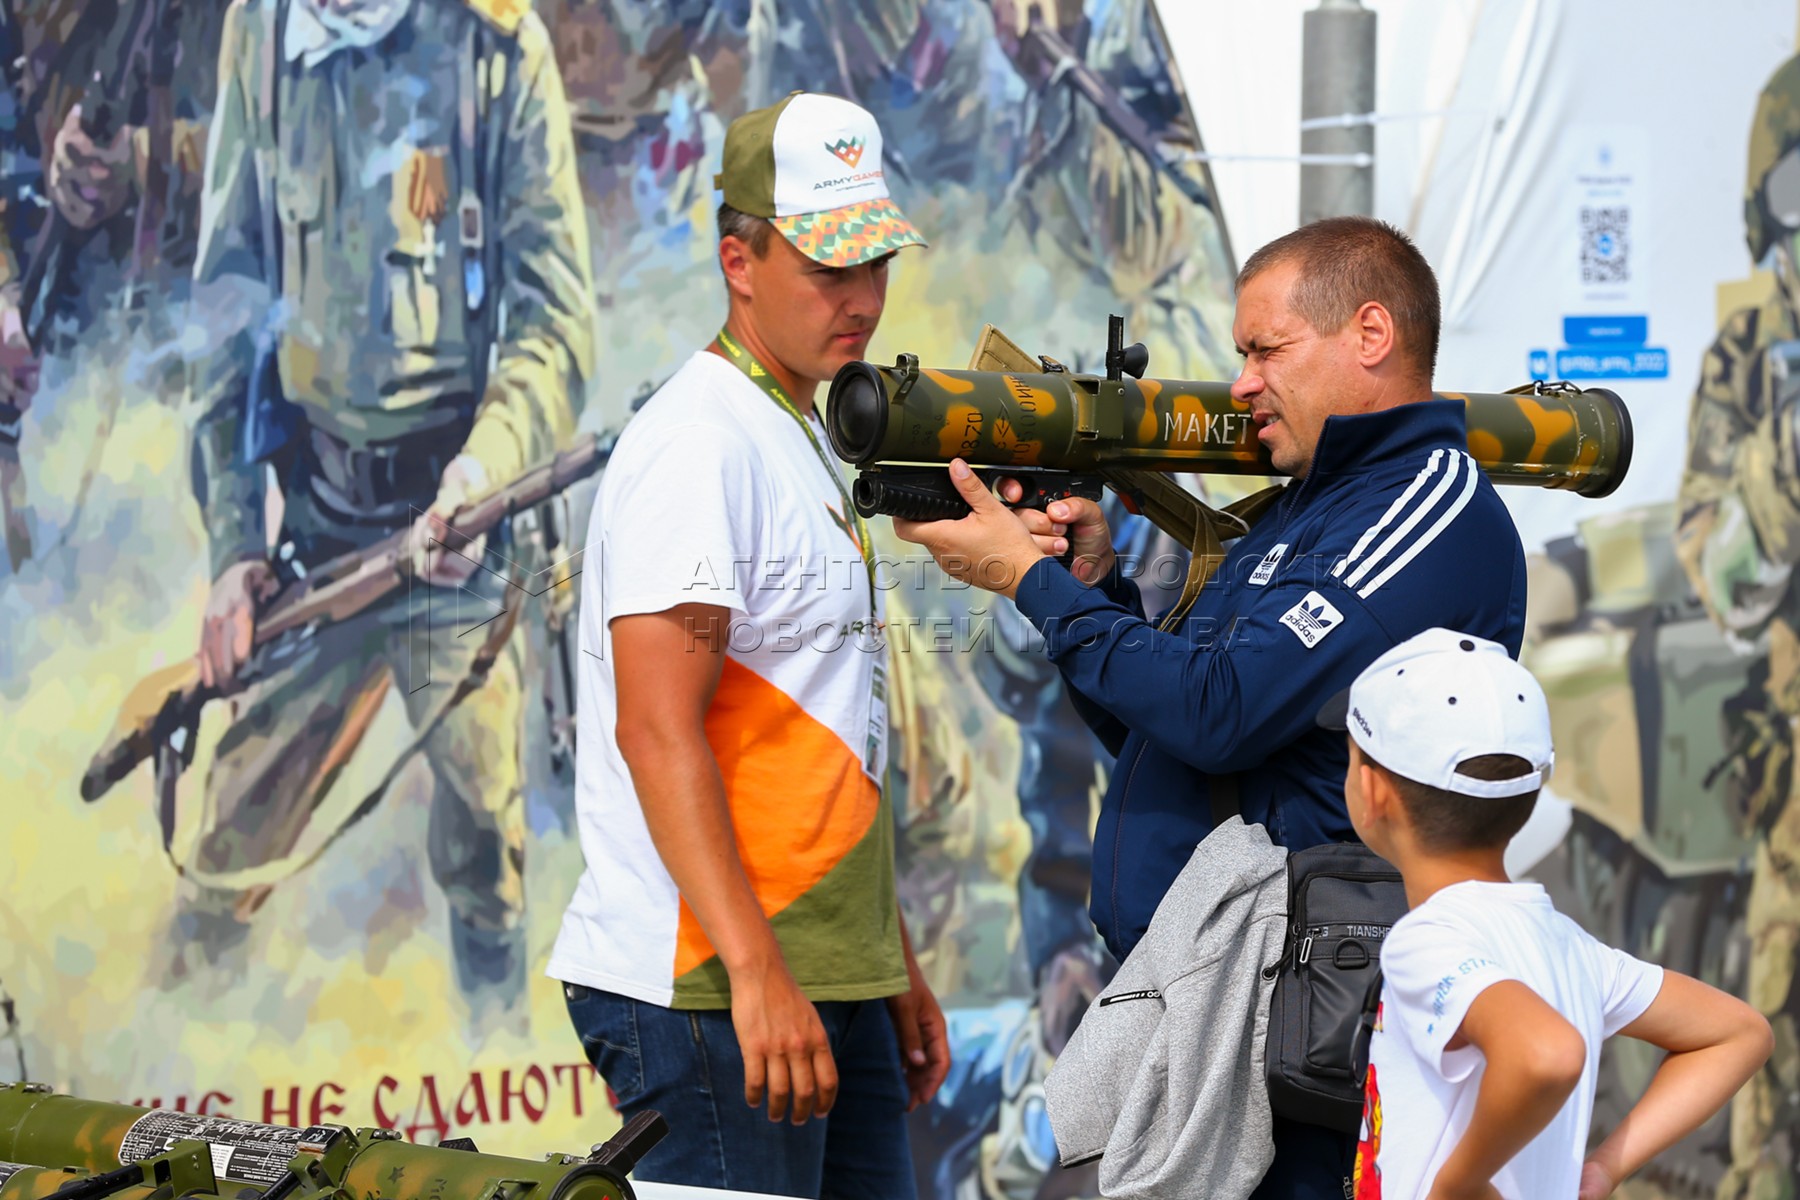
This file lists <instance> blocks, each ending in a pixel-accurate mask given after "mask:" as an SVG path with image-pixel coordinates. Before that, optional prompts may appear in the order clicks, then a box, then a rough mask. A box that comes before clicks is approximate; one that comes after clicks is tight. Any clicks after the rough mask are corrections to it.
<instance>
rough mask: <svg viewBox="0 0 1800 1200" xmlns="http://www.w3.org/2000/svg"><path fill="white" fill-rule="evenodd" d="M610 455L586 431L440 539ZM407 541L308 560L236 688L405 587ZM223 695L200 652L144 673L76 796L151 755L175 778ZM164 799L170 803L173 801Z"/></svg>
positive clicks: (261, 624)
mask: <svg viewBox="0 0 1800 1200" xmlns="http://www.w3.org/2000/svg"><path fill="white" fill-rule="evenodd" d="M610 453H611V439H609V438H600V437H596V436H595V435H593V434H587V435H584V436H583V437H582V438H581V439H580V440H578V441H577V442H576V444H575V445H574V446H573V447H572V448H571V449H569V450H566V451H564V452H563V453H561V454H559V455H557V456H556V457H555V458H553V459H551V460H550V461H548V462H544V463H541V464H539V465H538V466H537V467H535V468H533V469H532V470H529V471H527V472H525V473H524V474H523V475H521V476H519V477H518V478H517V479H515V480H514V481H513V482H511V483H509V484H507V485H506V486H505V487H502V488H499V489H496V490H495V491H493V492H491V493H490V494H488V495H487V496H486V497H484V498H482V499H480V500H476V501H474V502H472V503H470V504H467V505H465V506H464V507H462V508H460V509H458V510H457V511H456V512H455V513H453V514H452V515H451V516H450V517H449V518H448V520H447V521H446V525H447V526H448V528H447V530H446V533H445V536H444V538H443V542H444V544H445V545H446V546H448V547H449V548H450V549H451V550H458V549H461V548H462V547H463V546H466V545H468V544H469V543H470V542H473V541H475V540H476V539H477V538H479V537H481V536H482V535H483V534H485V533H487V532H488V531H490V530H492V529H493V528H494V527H495V526H497V525H499V524H500V522H501V521H503V520H505V519H506V518H507V517H509V516H512V515H514V514H517V513H523V512H526V511H528V510H530V509H533V508H536V507H538V506H540V505H543V504H544V503H546V502H547V501H549V500H550V499H551V498H552V497H555V496H557V495H560V494H561V493H562V492H563V491H565V490H566V489H568V488H569V487H571V486H572V485H574V484H575V483H576V482H578V481H579V480H582V479H585V478H587V477H588V476H589V475H592V474H593V473H594V472H596V471H598V470H599V469H600V468H601V467H602V466H603V465H604V464H605V462H606V460H607V458H608V456H609V455H610ZM411 538H412V530H411V529H402V530H400V531H398V532H396V533H394V534H392V535H390V536H389V537H386V538H384V539H382V540H381V541H379V542H376V543H375V544H374V545H372V546H369V547H368V548H366V549H363V550H358V551H352V552H350V553H348V554H344V555H340V556H339V557H337V558H334V559H331V560H330V561H328V562H325V563H321V564H319V565H318V566H316V567H311V568H310V569H309V570H308V572H307V574H306V577H305V578H303V579H299V580H295V581H294V582H292V583H290V584H288V585H287V586H286V587H285V588H283V589H282V590H281V591H280V592H279V593H277V594H276V596H275V597H274V598H273V599H272V600H270V601H269V603H268V605H267V606H266V607H264V608H263V609H262V610H261V612H259V613H258V614H257V617H256V630H255V635H254V649H253V650H252V653H251V660H250V662H249V663H247V664H246V666H245V669H244V670H243V671H241V672H239V674H238V677H237V686H239V687H241V686H242V685H243V684H244V683H247V682H248V680H249V679H251V678H254V677H255V674H256V667H257V662H258V656H259V655H260V654H264V653H267V648H268V647H271V646H273V645H275V644H276V643H277V642H278V641H279V640H280V639H282V638H286V637H306V636H310V634H311V633H312V632H313V631H316V630H317V629H318V628H320V627H322V626H324V625H327V624H330V623H332V622H334V621H342V620H344V619H345V618H347V617H351V616H354V615H355V614H356V613H359V612H362V611H363V610H364V609H367V608H368V607H369V606H371V605H373V604H375V603H377V602H378V601H381V600H384V599H386V598H387V597H388V596H390V595H392V594H393V593H394V592H395V591H397V590H398V589H400V588H401V587H403V586H405V585H406V584H407V583H408V581H409V580H410V578H411V574H412V557H411ZM229 694H230V692H229V691H222V690H220V689H218V688H216V687H215V688H207V687H205V686H204V685H203V684H202V683H201V682H200V664H199V660H198V659H197V658H194V659H187V660H185V661H183V662H180V663H176V664H175V665H173V666H170V667H166V668H164V669H163V670H161V671H157V672H155V673H153V674H151V675H148V676H146V677H144V678H143V679H142V680H140V681H139V682H138V684H137V686H136V687H134V688H133V689H132V690H131V693H130V695H128V696H127V697H126V699H125V702H124V704H122V705H121V706H120V709H119V716H118V719H117V720H116V721H115V722H114V723H113V728H112V731H111V732H110V733H109V734H108V735H107V738H106V742H105V744H104V745H102V746H101V747H100V749H99V751H98V752H97V753H95V755H94V757H93V760H92V761H91V762H90V763H89V764H88V769H87V772H86V774H84V775H83V776H82V779H81V796H82V799H84V800H88V801H94V800H98V799H99V798H100V797H101V796H103V795H105V794H106V792H107V791H108V789H110V788H111V787H112V785H113V784H115V783H117V782H118V781H119V780H121V779H123V778H125V776H127V775H129V774H130V773H131V772H132V771H133V770H134V769H135V768H136V767H137V765H138V764H139V763H141V762H143V761H144V760H145V759H147V758H151V757H155V758H156V759H157V773H158V777H159V779H160V780H162V781H164V782H165V783H168V784H171V785H172V782H173V780H174V779H175V778H176V777H178V776H179V775H180V772H181V770H182V769H183V768H185V767H186V766H187V765H188V763H189V762H191V761H192V759H193V754H194V736H193V730H194V727H195V724H196V722H197V720H198V718H199V715H200V710H201V708H203V707H204V706H205V705H206V703H207V702H208V701H209V700H214V699H218V698H219V697H221V696H225V695H229ZM164 799H165V806H166V804H167V802H168V800H169V798H168V797H165V798H164ZM166 832H167V830H166V828H165V833H166Z"/></svg>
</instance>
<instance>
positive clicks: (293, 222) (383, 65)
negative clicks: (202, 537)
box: [186, 0, 593, 1002]
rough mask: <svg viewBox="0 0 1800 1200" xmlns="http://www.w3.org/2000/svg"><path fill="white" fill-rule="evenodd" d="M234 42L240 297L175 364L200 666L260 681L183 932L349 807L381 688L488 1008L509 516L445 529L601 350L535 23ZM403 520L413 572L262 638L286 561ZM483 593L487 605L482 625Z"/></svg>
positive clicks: (355, 14) (213, 244) (432, 7)
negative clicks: (413, 750)
mask: <svg viewBox="0 0 1800 1200" xmlns="http://www.w3.org/2000/svg"><path fill="white" fill-rule="evenodd" d="M223 61H224V63H225V69H224V71H223V73H222V84H221V94H220V97H219V104H218V110H217V114H216V116H215V118H214V120H215V125H214V132H213V143H212V150H211V154H210V157H209V161H208V164H207V178H206V195H205V217H204V227H203V232H202V237H201V243H200V252H199V257H198V260H197V263H196V269H195V306H196V308H197V309H198V310H199V311H200V312H202V313H204V314H210V315H209V316H208V317H207V318H206V319H210V320H214V321H224V320H228V319H229V314H230V313H232V312H234V311H236V312H252V313H254V319H252V320H251V321H250V322H249V323H248V324H245V325H243V327H242V329H241V331H240V332H239V333H238V334H237V335H236V336H235V337H233V338H232V339H231V341H230V342H229V343H228V344H227V345H226V346H225V348H224V349H223V351H222V352H221V353H219V354H217V355H215V356H213V357H211V358H210V359H208V360H207V361H205V362H203V363H200V364H199V365H198V366H197V367H196V369H195V372H194V376H193V380H192V388H193V393H194V400H195V404H196V407H197V409H198V411H199V413H200V417H199V423H198V428H197V430H196V448H195V455H196V485H197V490H198V495H199V499H200V503H201V508H202V511H203V513H204V515H205V520H206V526H207V529H208V532H209V535H210V540H211V566H212V575H213V578H214V583H213V587H212V595H211V598H210V600H209V602H208V604H207V608H206V615H205V618H204V628H203V631H202V635H201V650H200V658H201V665H202V675H203V677H204V678H206V679H208V680H219V679H226V678H230V677H232V676H233V675H234V674H236V673H237V672H239V671H245V672H248V675H247V678H249V679H250V681H251V682H250V686H249V688H248V690H247V691H245V692H243V693H242V694H240V695H239V696H238V697H237V698H236V700H235V701H234V706H235V713H234V716H235V720H234V723H233V724H232V726H231V728H230V729H229V730H228V731H227V732H226V733H225V735H224V736H223V738H222V739H221V741H220V744H219V746H218V749H217V752H216V756H215V760H214V762H213V764H212V768H211V771H210V774H209V775H208V777H207V781H206V789H205V808H204V812H203V815H202V819H201V821H200V834H199V837H198V841H197V845H196V847H195V849H194V851H193V853H192V861H191V862H189V863H188V864H186V872H187V874H188V875H189V876H190V878H192V879H194V880H196V881H198V882H199V883H200V884H201V885H202V886H203V887H204V889H205V893H204V895H203V896H202V897H201V898H200V900H199V901H197V902H196V904H195V906H194V908H193V909H192V910H191V911H190V912H189V913H188V914H187V916H188V918H189V919H190V924H192V925H194V926H195V928H194V929H193V930H191V932H192V933H193V934H195V935H198V936H201V937H202V938H204V937H206V936H207V935H208V933H209V931H210V932H212V933H214V934H216V935H219V936H229V935H230V933H231V924H230V923H231V922H234V921H235V922H242V921H243V920H245V919H247V918H248V916H249V914H250V913H251V912H253V911H254V910H255V908H256V907H257V905H258V904H260V903H261V901H262V899H263V898H264V897H265V896H266V895H267V892H268V889H269V888H270V887H271V886H272V885H273V884H274V883H276V882H278V881H279V880H280V879H281V878H283V877H285V876H286V875H288V874H291V873H292V871H293V870H295V869H297V868H298V867H299V866H300V865H303V864H304V863H305V862H306V861H308V860H309V855H310V854H313V853H317V851H318V849H319V841H320V836H321V834H320V829H319V828H318V827H319V826H324V827H325V832H326V833H329V832H331V831H332V830H333V829H335V827H336V826H338V825H341V823H342V822H343V821H344V820H345V819H346V815H347V813H346V809H347V804H349V805H353V804H355V802H356V800H357V797H348V798H346V797H343V796H334V795H331V792H332V786H333V783H334V781H336V780H337V778H338V776H339V773H340V772H341V771H342V770H343V768H344V766H345V764H346V762H347V761H348V760H349V758H350V756H351V755H352V754H353V753H354V752H355V751H356V749H357V746H358V743H359V742H360V741H361V739H362V737H363V734H364V733H365V732H366V731H367V729H368V727H369V725H370V723H371V721H372V720H373V718H374V716H375V713H376V711H377V710H378V709H379V708H380V706H381V702H382V699H383V697H384V696H385V695H386V694H387V692H388V691H389V690H390V689H393V690H397V691H399V692H400V694H401V696H402V699H403V700H404V703H405V709H406V714H407V717H408V718H409V720H410V722H411V724H412V727H413V729H414V731H415V735H416V737H417V739H418V742H417V748H418V749H420V750H421V751H422V752H423V754H424V757H425V759H426V760H427V762H428V763H429V765H430V768H431V776H432V800H431V815H430V827H429V833H428V843H429V844H428V853H429V859H430V864H431V870H432V874H433V876H434V877H435V879H436V880H437V882H438V884H439V885H440V886H441V887H442V888H443V890H444V893H445V896H446V898H447V900H448V902H449V908H450V914H451V930H450V944H451V947H452V951H453V960H454V964H455V968H456V974H457V978H458V981H459V983H460V984H461V986H462V988H463V989H464V991H465V992H467V993H470V994H471V995H476V996H478V997H480V998H481V999H482V1000H483V1001H492V1000H495V999H496V998H498V999H499V1000H501V1001H502V1002H503V1001H504V998H505V997H506V996H507V995H509V994H515V993H516V992H517V989H519V988H521V987H522V986H523V949H524V947H523V923H522V920H521V918H522V916H523V905H524V890H523V869H524V854H525V848H524V836H525V821H524V811H523V802H522V792H521V762H520V736H521V718H522V699H523V694H522V690H521V680H520V667H519V660H518V654H517V650H516V639H513V638H511V637H510V636H509V635H510V631H511V626H512V621H513V616H512V614H511V613H510V612H507V613H502V609H506V608H509V607H510V608H511V609H516V608H517V604H516V602H515V603H513V604H511V605H510V606H509V605H508V604H506V603H505V601H506V599H507V588H508V584H509V580H508V578H507V577H506V576H505V575H503V574H502V572H508V571H511V570H513V568H511V567H510V566H509V565H508V564H509V563H510V562H511V559H512V555H510V554H509V553H508V551H509V549H510V545H509V544H508V536H509V535H508V533H507V531H506V529H505V527H502V529H501V530H500V531H499V532H498V533H497V534H496V535H495V538H494V539H493V540H494V541H496V542H498V543H499V544H497V545H488V546H485V547H484V546H482V545H480V544H476V545H474V546H472V547H470V548H469V549H468V550H466V551H465V552H462V553H447V552H446V551H445V550H444V548H443V547H442V546H441V545H434V544H433V538H434V535H438V534H441V533H442V532H443V525H442V520H441V517H442V516H443V515H444V514H447V513H449V512H451V511H453V510H455V509H456V508H458V507H459V506H461V505H462V504H463V503H465V502H466V501H467V500H468V499H469V498H471V497H475V496H479V495H481V494H483V493H484V492H485V491H486V490H488V489H490V488H492V487H497V486H500V485H502V484H505V483H507V482H509V481H510V480H512V479H513V478H515V477H516V476H518V475H519V474H520V473H522V471H523V470H524V469H526V468H527V467H528V466H530V465H532V464H534V463H536V462H538V461H541V460H542V459H544V458H546V457H547V456H549V455H550V454H551V453H552V452H554V451H555V450H556V449H558V448H559V446H560V445H561V444H562V443H564V442H565V441H566V440H567V439H568V438H569V437H570V436H571V434H572V432H573V429H574V420H575V412H576V409H577V408H578V406H579V404H580V402H581V398H582V392H583V388H584V385H585V381H586V379H587V378H588V377H589V376H590V375H591V372H592V357H593V310H592V307H591V305H592V301H591V294H592V284H591V276H590V268H589V253H588V236H587V225H586V219H585V216H584V214H583V212H582V205H581V195H580V190H579V185H578V182H577V179H576V173H575V159H574V151H573V145H572V139H571V134H570V127H569V114H568V108H567V104H566V101H565V99H564V94H563V89H562V82H561V78H560V76H559V74H558V71H557V68H556V63H555V60H554V58H553V57H552V53H551V45H550V38H549V34H548V32H547V31H546V29H545V27H544V25H543V23H542V22H541V21H540V20H539V19H538V18H537V17H536V16H534V15H532V14H531V12H530V11H529V7H528V5H527V4H526V3H524V2H523V0H235V3H233V4H232V6H231V9H230V13H229V15H228V17H227V21H226V29H225V38H224V60H223ZM265 467H273V474H274V475H275V476H276V477H277V478H278V479H279V482H280V490H281V498H282V500H283V502H284V506H285V507H284V513H283V516H282V518H281V523H280V527H279V529H274V530H271V529H267V528H265V526H264V513H265V502H266V500H267V497H266V496H265V487H264V480H265ZM422 511H423V512H425V515H424V516H420V515H419V514H420V513H421V512H422ZM409 526H410V527H411V528H412V530H413V538H414V547H415V560H414V561H415V567H414V570H415V576H414V585H413V586H412V587H411V588H410V589H409V590H407V591H406V592H404V593H403V594H401V595H399V596H398V597H396V598H395V599H393V600H391V601H388V602H385V603H383V604H382V605H380V606H378V607H377V608H376V609H374V610H372V611H365V612H363V613H361V614H358V615H356V616H354V617H351V618H350V619H348V620H344V621H341V622H338V623H336V624H332V625H329V626H326V627H324V628H323V629H322V630H320V631H319V632H318V633H317V634H316V635H315V636H311V637H307V638H303V639H301V640H299V641H298V642H296V643H293V644H291V645H290V644H282V643H277V644H276V645H275V646H274V647H272V648H271V650H270V651H268V652H265V653H262V654H259V655H258V656H257V657H255V658H250V657H249V650H250V646H251V634H252V629H253V625H254V611H255V606H256V604H257V603H258V602H259V601H260V600H262V599H265V598H266V597H267V596H268V595H269V594H270V593H271V591H272V590H273V589H274V588H275V587H276V586H277V585H278V583H279V582H280V581H281V580H282V579H283V578H284V577H293V576H297V575H301V574H303V573H304V572H305V571H306V570H307V568H309V567H313V566H316V565H317V564H318V563H320V562H321V561H323V560H325V559H328V558H330V557H332V556H334V555H337V554H340V553H343V552H345V551H349V550H352V549H355V548H358V547H361V546H366V545H368V544H370V543H372V542H374V541H376V540H378V539H380V538H382V537H385V536H387V535H388V534H390V533H392V532H393V531H395V530H398V529H402V528H407V527H409ZM271 547H274V554H273V557H271ZM484 554H485V556H486V557H485V562H486V563H487V565H488V566H489V567H491V568H493V569H480V568H478V566H477V563H478V561H481V560H483V557H484ZM421 584H423V585H430V586H421ZM452 585H454V586H452ZM459 588H460V591H459V590H458V589H459ZM469 594H473V595H474V596H476V597H479V598H480V601H479V602H477V603H476V607H477V608H480V603H486V604H487V605H488V606H489V607H488V608H487V609H486V610H484V611H481V612H478V613H476V614H475V615H474V616H473V617H471V616H470V615H469V610H468V607H467V606H468V604H469V603H470V602H469V601H468V599H467V597H468V595H469ZM459 597H461V601H460V602H461V603H462V604H463V605H464V608H463V615H462V616H461V618H460V619H459V620H458V621H457V622H456V623H455V624H454V626H453V625H452V622H451V620H449V619H447V615H448V614H454V613H455V612H456V608H457V604H458V603H459ZM496 614H500V615H497V616H496ZM487 616H493V617H495V619H493V620H491V621H483V620H482V618H483V617H487ZM381 751H386V752H387V753H388V754H389V756H390V757H392V748H389V747H383V748H381ZM378 752H380V751H378ZM402 757H404V754H402ZM391 775H392V771H391V770H390V772H389V778H391ZM342 790H344V789H340V791H342ZM221 927H223V928H224V931H225V932H224V933H223V934H219V930H220V929H221Z"/></svg>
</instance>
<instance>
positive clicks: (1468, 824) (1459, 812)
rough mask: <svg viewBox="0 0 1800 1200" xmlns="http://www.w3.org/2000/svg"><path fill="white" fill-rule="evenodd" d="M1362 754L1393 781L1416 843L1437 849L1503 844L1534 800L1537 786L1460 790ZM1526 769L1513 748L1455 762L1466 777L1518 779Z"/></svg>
mask: <svg viewBox="0 0 1800 1200" xmlns="http://www.w3.org/2000/svg"><path fill="white" fill-rule="evenodd" d="M1358 749H1359V750H1360V747H1359V748H1358ZM1363 759H1364V761H1366V762H1368V763H1369V764H1370V765H1371V766H1373V767H1374V768H1375V769H1376V770H1378V771H1380V772H1381V773H1382V774H1384V775H1386V776H1387V777H1388V778H1389V779H1390V780H1392V781H1393V784H1394V790H1395V791H1396V792H1398V793H1399V794H1400V803H1401V804H1402V805H1404V806H1405V808H1406V816H1407V819H1408V820H1410V821H1411V822H1412V827H1413V834H1414V836H1416V837H1417V838H1418V839H1419V846H1420V847H1421V848H1422V849H1425V850H1430V851H1433V852H1435V853H1438V854H1455V853H1460V852H1462V851H1466V850H1492V849H1499V848H1503V847H1504V846H1505V845H1506V843H1508V842H1510V841H1511V840H1512V838H1513V835H1514V834H1516V833H1518V832H1519V830H1521V829H1523V828H1525V822H1526V821H1527V820H1529V819H1530V818H1531V810H1532V808H1533V807H1534V806H1535V805H1536V804H1537V798H1538V789H1536V788H1533V789H1532V790H1531V791H1529V792H1526V793H1524V794H1522V795H1518V796H1506V797H1502V798H1493V797H1482V796H1464V795H1462V794H1461V793H1458V792H1452V791H1446V790H1445V789H1443V788H1436V787H1432V786H1431V785H1430V784H1425V783H1420V782H1419V781H1418V780H1416V779H1408V778H1406V776H1404V775H1399V774H1396V773H1395V772H1393V771H1390V770H1388V769H1387V768H1386V767H1384V766H1382V765H1381V764H1380V763H1378V762H1376V761H1375V760H1374V759H1372V758H1370V757H1369V756H1368V755H1367V754H1364V755H1363ZM1531 771H1532V766H1531V764H1530V763H1528V762H1526V761H1525V760H1524V759H1522V758H1520V757H1519V756H1518V755H1516V754H1483V755H1481V756H1480V757H1478V758H1470V759H1464V760H1463V761H1462V762H1460V763H1458V764H1456V772H1457V774H1459V775H1467V776H1469V777H1470V778H1471V779H1517V778H1518V777H1519V776H1521V775H1529V774H1531Z"/></svg>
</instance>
